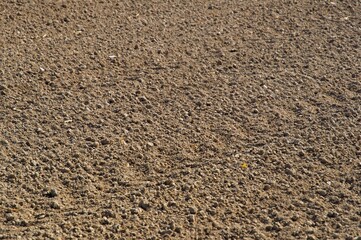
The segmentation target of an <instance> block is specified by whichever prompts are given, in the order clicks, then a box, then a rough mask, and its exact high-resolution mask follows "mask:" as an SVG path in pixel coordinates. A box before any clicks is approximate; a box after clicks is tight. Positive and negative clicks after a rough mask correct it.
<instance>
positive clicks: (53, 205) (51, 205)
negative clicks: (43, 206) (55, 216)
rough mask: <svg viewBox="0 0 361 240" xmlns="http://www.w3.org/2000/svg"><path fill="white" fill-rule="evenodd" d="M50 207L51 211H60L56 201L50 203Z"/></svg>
mask: <svg viewBox="0 0 361 240" xmlns="http://www.w3.org/2000/svg"><path fill="white" fill-rule="evenodd" d="M50 207H51V208H52V209H60V205H59V203H58V202H57V201H52V202H51V203H50Z"/></svg>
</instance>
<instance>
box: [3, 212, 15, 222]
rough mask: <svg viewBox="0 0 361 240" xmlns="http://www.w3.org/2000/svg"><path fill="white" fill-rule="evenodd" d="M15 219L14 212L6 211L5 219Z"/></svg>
mask: <svg viewBox="0 0 361 240" xmlns="http://www.w3.org/2000/svg"><path fill="white" fill-rule="evenodd" d="M14 219H15V217H14V215H13V214H12V213H6V214H5V220H6V221H8V222H10V221H13V220H14Z"/></svg>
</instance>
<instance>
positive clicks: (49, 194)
mask: <svg viewBox="0 0 361 240" xmlns="http://www.w3.org/2000/svg"><path fill="white" fill-rule="evenodd" d="M45 195H46V196H47V197H49V198H54V197H56V196H58V191H57V190H56V189H55V188H52V189H50V190H49V191H48V192H47V193H46V194H45Z"/></svg>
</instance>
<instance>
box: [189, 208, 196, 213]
mask: <svg viewBox="0 0 361 240" xmlns="http://www.w3.org/2000/svg"><path fill="white" fill-rule="evenodd" d="M188 210H189V213H190V214H196V212H197V210H196V208H195V207H189V208H188Z"/></svg>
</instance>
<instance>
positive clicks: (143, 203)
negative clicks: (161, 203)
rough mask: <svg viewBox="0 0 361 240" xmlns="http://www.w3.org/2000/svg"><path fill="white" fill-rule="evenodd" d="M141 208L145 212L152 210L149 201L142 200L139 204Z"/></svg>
mask: <svg viewBox="0 0 361 240" xmlns="http://www.w3.org/2000/svg"><path fill="white" fill-rule="evenodd" d="M139 207H140V208H142V209H144V210H148V209H149V208H150V203H149V202H148V200H145V199H144V200H141V201H140V203H139Z"/></svg>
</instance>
